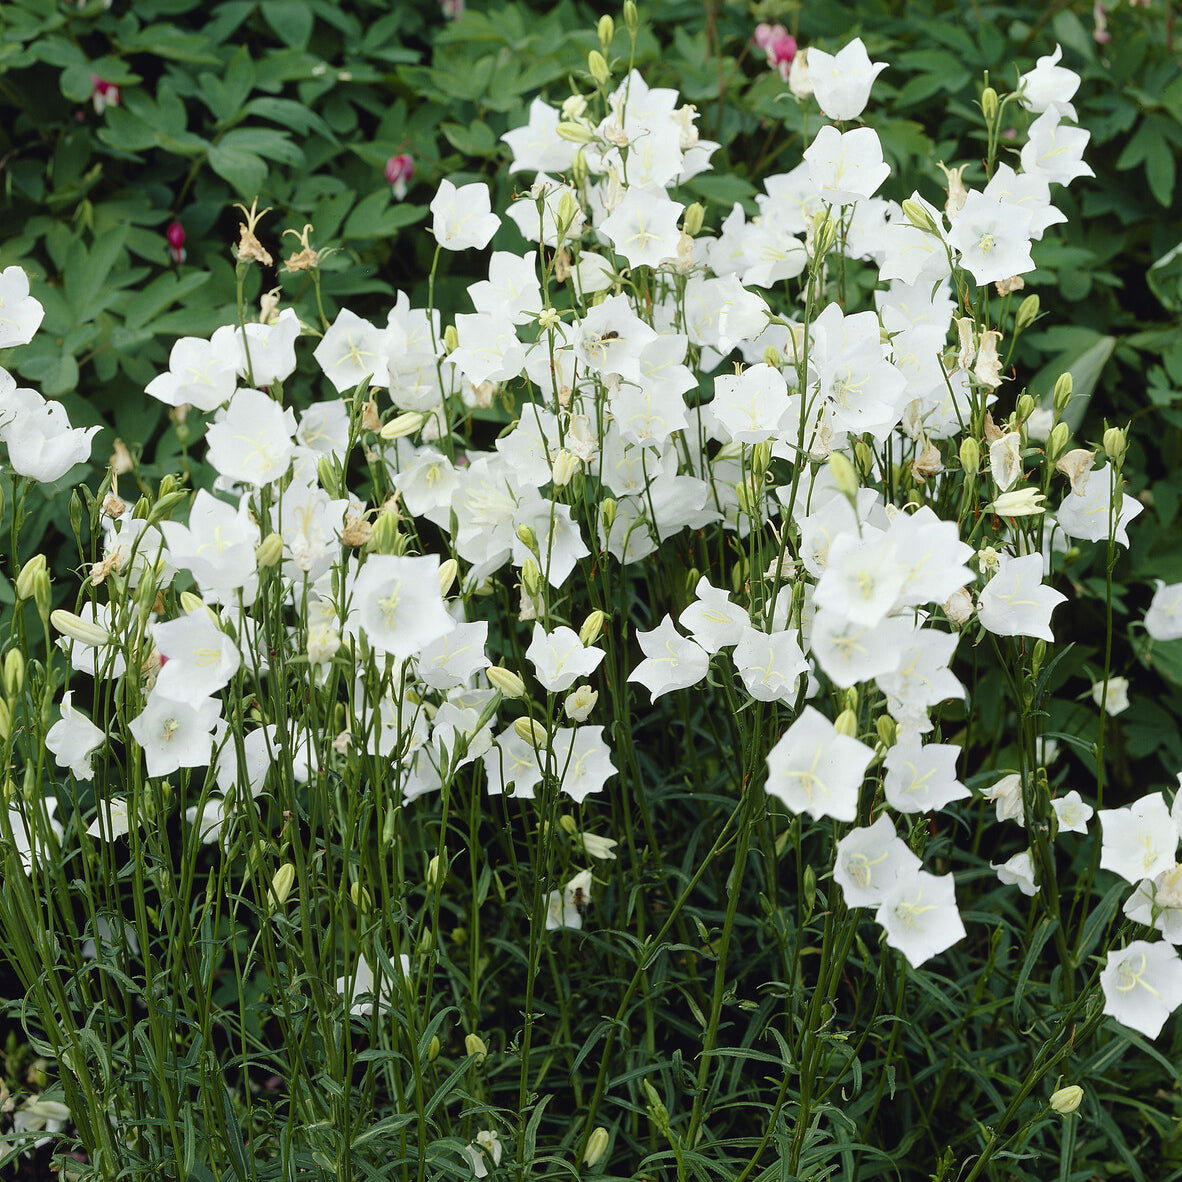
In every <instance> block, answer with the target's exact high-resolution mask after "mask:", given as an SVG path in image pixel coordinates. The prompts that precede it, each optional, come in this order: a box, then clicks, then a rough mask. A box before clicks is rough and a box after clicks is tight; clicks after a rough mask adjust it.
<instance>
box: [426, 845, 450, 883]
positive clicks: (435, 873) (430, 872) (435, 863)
mask: <svg viewBox="0 0 1182 1182" xmlns="http://www.w3.org/2000/svg"><path fill="white" fill-rule="evenodd" d="M441 872H442V873H441ZM446 877H447V866H446V864H444V865H442V866H441V864H440V858H439V855H438V854H436V855H435V856H434V857H433V858H432V859H431V861H430V862H428V863H427V890H429V891H433V890H434V889H435V888H436V887H437V886H438V885H439V883H440V882H441V881H442V879H443V878H446Z"/></svg>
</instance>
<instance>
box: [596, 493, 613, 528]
mask: <svg viewBox="0 0 1182 1182" xmlns="http://www.w3.org/2000/svg"><path fill="white" fill-rule="evenodd" d="M599 516H600V517H601V518H602V519H603V528H604V532H605V533H611V528H612V523H613V522H614V521H615V520H616V500H615V497H604V498H603V500H602V501H600V502H599Z"/></svg>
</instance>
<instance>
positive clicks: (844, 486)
mask: <svg viewBox="0 0 1182 1182" xmlns="http://www.w3.org/2000/svg"><path fill="white" fill-rule="evenodd" d="M829 474H830V476H832V477H833V486H834V488H836V489H837V491H838V492H839V493H841V494H842V496H844V497H845V498H846V500H848V501H854V500H855V499H856V498H857V496H858V474H857V472H855V471H854V466H853V464H851V463H850V461H849V459H848V458H847V457H846V456H845V455H844V454H843V453H842V452H839V451H835V452H833V453H832V454H831V455H830V457H829Z"/></svg>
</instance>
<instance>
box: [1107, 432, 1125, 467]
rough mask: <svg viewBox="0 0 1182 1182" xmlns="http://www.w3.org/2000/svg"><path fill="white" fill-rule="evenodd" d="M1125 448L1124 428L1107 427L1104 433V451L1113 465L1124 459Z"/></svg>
mask: <svg viewBox="0 0 1182 1182" xmlns="http://www.w3.org/2000/svg"><path fill="white" fill-rule="evenodd" d="M1127 446H1128V442H1127V440H1126V438H1125V433H1124V428H1122V427H1109V428H1108V430H1107V431H1105V432H1104V451H1105V453H1106V454H1107V456H1108V458H1109V459H1110V460H1111V461H1112V462H1113V463H1114V464H1119V463H1120V461H1121V460H1123V459H1124V458H1125V449H1126V447H1127Z"/></svg>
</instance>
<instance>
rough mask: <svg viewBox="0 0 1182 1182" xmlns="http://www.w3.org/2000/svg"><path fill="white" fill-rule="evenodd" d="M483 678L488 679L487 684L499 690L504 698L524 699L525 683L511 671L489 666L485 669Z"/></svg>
mask: <svg viewBox="0 0 1182 1182" xmlns="http://www.w3.org/2000/svg"><path fill="white" fill-rule="evenodd" d="M484 676H485V677H487V678H488V684H489V685H491V686H492V687H493V689H497V690H500V691H501V693H502V694H503V695H504V696H505V697H506V698H514V699H516V698H524V697H525V682H524V681H522V680H521V678H520V677H518V676H517V674H516V673H514V672H513V671H512V670H511V669H506V668H505V667H504V666H503V665H490V666H489V667H488V668H487V669H485V671H484Z"/></svg>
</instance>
